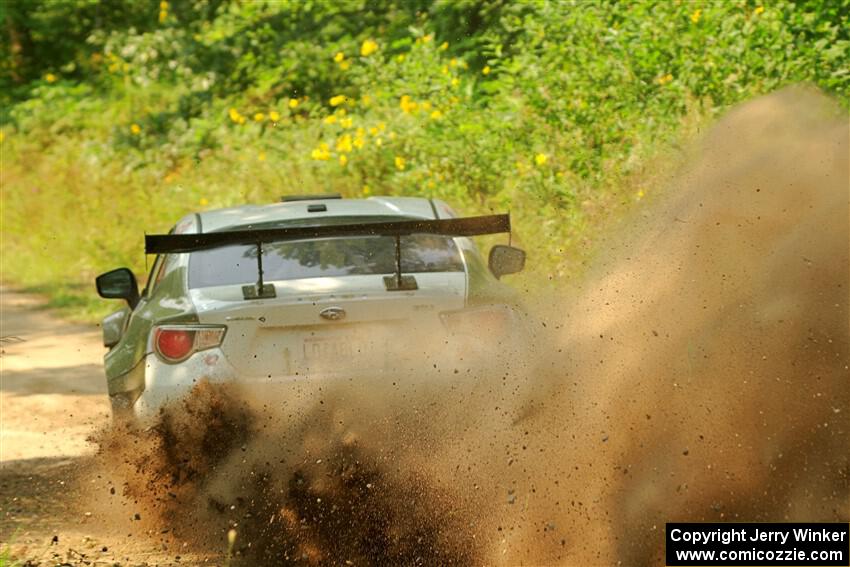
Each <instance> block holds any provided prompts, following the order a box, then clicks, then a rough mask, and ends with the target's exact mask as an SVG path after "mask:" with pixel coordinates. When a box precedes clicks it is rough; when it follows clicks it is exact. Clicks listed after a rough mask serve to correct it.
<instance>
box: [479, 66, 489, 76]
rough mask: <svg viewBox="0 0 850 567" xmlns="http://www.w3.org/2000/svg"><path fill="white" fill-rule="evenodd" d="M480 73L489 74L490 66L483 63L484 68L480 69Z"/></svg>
mask: <svg viewBox="0 0 850 567" xmlns="http://www.w3.org/2000/svg"><path fill="white" fill-rule="evenodd" d="M481 74H482V75H489V74H490V66H489V65H484V68H483V69H481Z"/></svg>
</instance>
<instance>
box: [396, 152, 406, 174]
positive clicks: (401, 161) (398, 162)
mask: <svg viewBox="0 0 850 567" xmlns="http://www.w3.org/2000/svg"><path fill="white" fill-rule="evenodd" d="M406 165H407V162H406V161H405V159H404V158H403V157H401V156H395V168H396V169H397V170H399V171H404V168H405V167H406Z"/></svg>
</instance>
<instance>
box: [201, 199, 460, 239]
mask: <svg viewBox="0 0 850 567" xmlns="http://www.w3.org/2000/svg"><path fill="white" fill-rule="evenodd" d="M319 204H321V205H324V206H325V208H326V210H324V211H317V212H308V210H307V208H308V206H309V205H319ZM440 205H443V203H441V202H440V201H437V202H436V204H435V202H434V201H433V200H431V199H423V198H420V197H369V198H367V199H333V198H328V199H321V198H317V199H308V200H303V201H301V200H299V201H289V202H281V203H272V204H267V205H241V206H238V207H228V208H226V209H214V210H211V211H204V212H201V213H198V218H199V219H200V224H201V227H200V228H201V232H214V231H217V230H225V229H227V228H230V227H235V226H245V225H247V224H261V223H272V222H279V221H288V220H300V219H316V220H317V221H319V219H321V218H322V217H349V216H351V217H358V216H363V217H375V216H381V217H387V216H389V217H405V218H422V219H435V218H447V217H448V216H453V215H451V213H450V211H448V210H444V209H447V208H446V207H445V206H440ZM438 206H440V207H439V208H440V210H441V211H442V214H440V213H438V212H437V210H438V208H437V207H438ZM316 224H319V225H320V224H322V223H321V221H319V222H317V223H316Z"/></svg>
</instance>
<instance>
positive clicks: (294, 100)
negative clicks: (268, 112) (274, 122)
mask: <svg viewBox="0 0 850 567" xmlns="http://www.w3.org/2000/svg"><path fill="white" fill-rule="evenodd" d="M289 108H298V99H297V98H291V99H289Z"/></svg>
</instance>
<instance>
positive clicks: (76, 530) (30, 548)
mask: <svg viewBox="0 0 850 567" xmlns="http://www.w3.org/2000/svg"><path fill="white" fill-rule="evenodd" d="M0 321H1V322H2V330H0V335H2V354H0V544H2V548H3V550H2V552H3V553H9V552H11V555H12V557H13V558H16V559H20V560H21V561H27V562H28V563H25V564H26V565H56V564H62V565H68V564H70V565H77V564H87V565H114V564H122V565H138V564H148V563H149V562H150V561H151V550H150V549H142V548H145V547H146V544H144V543H142V542H139V541H138V539H139V538H133V537H130V538H129V539H128V538H127V536H128V535H130V534H128V533H127V532H126V531H124V532H123V533H121V534H120V535H119V534H118V533H116V529H117V528H118V525H120V522H119V523H117V524H116V523H115V522H114V521H113V519H111V518H109V519H106V518H103V517H99V514H98V513H97V498H92V497H91V492H92V491H93V490H92V489H90V488H92V487H95V486H96V484H97V482H98V480H97V476H98V475H97V474H96V473H94V474H89V473H92V471H94V470H95V469H94V467H93V466H92V465H93V459H94V454H95V451H96V447H95V446H94V445H93V444H92V443H90V442H88V441H87V438H88V437H89V436H90V435H91V434H93V433H95V432H96V431H98V430H100V429H102V428H103V427H105V426H106V425H107V424H108V423H109V419H110V418H109V404H108V401H107V398H106V388H105V382H104V377H103V370H102V366H101V361H102V356H103V347H102V345H101V342H100V330H99V329H98V328H97V327H95V326H93V325H79V324H72V323H68V322H66V321H63V320H61V319H58V318H57V317H55V316H54V315H52V314H51V313H49V312H48V311H47V310H45V308H44V303H43V301H42V300H41V299H40V298H38V297H35V296H31V295H26V294H21V293H18V292H15V291H13V290H11V289H9V288H5V287H3V288H0ZM86 485H89V486H86ZM91 510H95V511H94V512H92V511H91ZM121 527H122V528H123V527H124V526H121ZM134 535H135V534H134ZM0 557H2V555H0ZM155 562H156V563H159V564H162V563H163V562H162V561H160V560H159V559H157V560H156V561H155Z"/></svg>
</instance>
